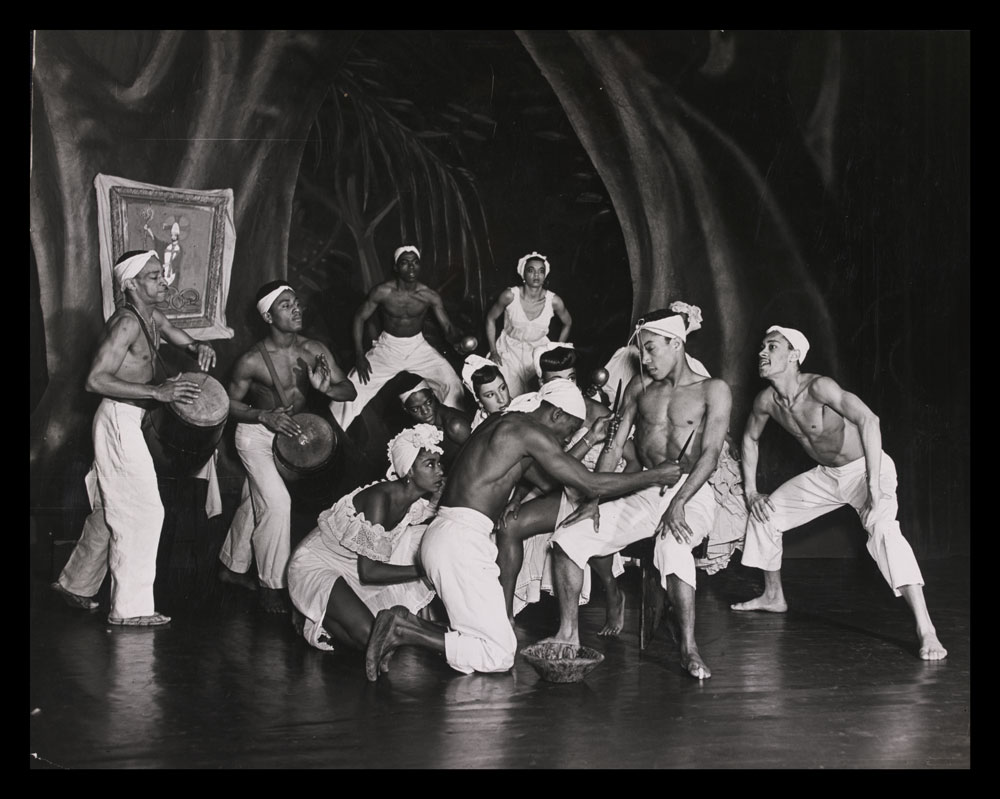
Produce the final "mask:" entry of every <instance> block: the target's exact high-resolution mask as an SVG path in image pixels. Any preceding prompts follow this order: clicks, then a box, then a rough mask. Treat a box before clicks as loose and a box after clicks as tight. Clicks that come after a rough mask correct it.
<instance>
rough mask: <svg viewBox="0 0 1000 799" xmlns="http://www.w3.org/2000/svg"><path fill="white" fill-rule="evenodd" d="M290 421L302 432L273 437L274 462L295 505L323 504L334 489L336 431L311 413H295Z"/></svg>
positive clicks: (316, 505) (323, 505) (325, 421)
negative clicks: (295, 502)
mask: <svg viewBox="0 0 1000 799" xmlns="http://www.w3.org/2000/svg"><path fill="white" fill-rule="evenodd" d="M292 420H293V421H294V422H295V423H296V424H298V426H299V427H300V428H301V429H302V432H301V433H299V434H298V435H297V436H286V435H283V434H281V433H278V434H277V435H276V436H275V437H274V443H273V444H272V445H271V450H272V452H273V453H274V465H275V466H276V467H277V469H278V474H280V475H281V478H282V479H283V480H284V481H285V485H287V486H288V492H289V494H290V495H291V496H292V498H293V499H295V500H298V504H305V505H308V506H309V507H325V506H326V504H329V503H328V500H329V499H330V497H331V496H332V492H333V488H334V460H335V459H334V456H335V454H336V452H337V434H336V432H335V431H334V429H333V426H332V425H331V424H330V423H329V422H328V421H327V420H326V419H324V418H323V417H322V416H317V415H316V414H314V413H297V414H295V415H294V416H292Z"/></svg>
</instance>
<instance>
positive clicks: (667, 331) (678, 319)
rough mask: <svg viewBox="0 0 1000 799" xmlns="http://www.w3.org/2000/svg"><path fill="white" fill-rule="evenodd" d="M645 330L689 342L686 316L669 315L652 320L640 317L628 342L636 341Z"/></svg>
mask: <svg viewBox="0 0 1000 799" xmlns="http://www.w3.org/2000/svg"><path fill="white" fill-rule="evenodd" d="M643 330H648V331H649V332H650V333H658V334H659V335H661V336H666V337H667V338H679V339H680V340H681V341H683V342H685V343H686V342H687V327H686V326H685V324H684V317H682V316H667V317H665V318H664V319H654V320H653V321H652V322H647V321H646V320H644V319H640V320H639V323H638V324H637V325H636V326H635V332H634V333H633V334H632V337H631V338H630V339H629V340H628V343H629V344H631V343H632V342H633V341H635V339H636V337H637V336H638V335H639V333H640V332H641V331H643Z"/></svg>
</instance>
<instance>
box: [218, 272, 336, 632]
mask: <svg viewBox="0 0 1000 799" xmlns="http://www.w3.org/2000/svg"><path fill="white" fill-rule="evenodd" d="M257 312H258V313H259V314H260V315H261V318H262V319H263V320H264V321H265V322H266V323H267V325H268V333H267V336H266V337H265V338H263V339H262V340H261V341H258V342H257V343H256V344H255V345H254V346H253V347H251V348H250V349H249V350H247V351H246V352H245V353H243V355H241V356H240V358H239V359H238V360H237V361H236V365H235V366H234V367H233V376H232V379H231V380H230V383H229V413H230V415H231V416H232V417H233V418H234V419H236V421H237V422H238V423H239V424H237V425H236V452H237V454H238V455H239V456H240V462H241V463H242V464H243V467H244V468H245V469H246V472H247V479H246V480H245V481H244V483H243V489H242V492H241V495H240V504H239V507H238V508H237V509H236V514H235V516H233V521H232V523H231V524H230V525H229V532H228V533H227V535H226V540H225V541H224V542H223V544H222V549H221V551H220V552H219V560H220V561H221V564H222V566H221V568H220V569H219V579H221V580H223V581H225V582H229V583H233V584H235V585H239V586H241V587H243V588H247V589H249V590H257V589H258V588H259V589H260V590H259V597H260V603H261V607H262V608H263V610H264V611H265V612H267V613H287V612H288V610H289V608H288V603H287V597H286V596H285V594H286V589H285V586H286V575H285V572H286V570H287V568H288V558H289V555H290V553H291V526H292V522H291V510H292V501H291V497H290V496H289V493H288V488H287V487H286V486H285V481H284V480H283V479H282V477H281V475H280V474H279V472H278V468H277V467H276V466H275V464H274V454H273V449H272V445H273V443H274V437H275V436H276V435H284V436H297V435H299V434H300V433H301V432H302V431H301V428H300V427H299V425H298V423H297V422H296V421H295V419H294V418H293V417H294V416H295V414H297V413H299V412H301V411H303V410H304V409H305V408H306V404H307V396H308V394H309V392H310V391H317V392H319V393H320V394H321V395H323V396H324V397H326V398H328V399H348V398H351V397H353V396H354V387H353V386H352V385H351V384H350V383H349V382H348V380H347V378H346V377H345V375H344V373H343V371H342V370H341V369H340V367H339V366H337V362H336V360H335V359H334V357H333V354H332V353H331V352H330V350H329V349H328V348H327V346H326V345H325V344H323V343H322V342H321V341H317V340H316V339H310V338H306V337H305V336H303V335H302V334H301V331H302V309H301V307H300V305H299V300H298V297H297V296H296V294H295V289H293V288H292V287H291V286H290V285H289V284H288V283H287V282H285V281H284V280H274V281H271V282H270V283H266V284H264V285H263V286H261V287H260V289H258V291H257ZM303 364H304V365H305V368H303ZM254 560H256V563H257V580H254V579H253V578H252V577H251V576H250V575H249V571H250V566H251V565H252V564H253V561H254Z"/></svg>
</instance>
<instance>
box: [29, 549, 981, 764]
mask: <svg viewBox="0 0 1000 799" xmlns="http://www.w3.org/2000/svg"><path fill="white" fill-rule="evenodd" d="M921 565H922V568H923V570H924V576H925V580H926V581H927V587H926V589H925V591H926V595H927V599H928V604H929V607H930V610H931V614H932V617H933V618H934V621H935V623H936V625H937V628H938V632H939V635H940V637H941V639H942V642H943V643H944V645H945V646H946V647H947V648H948V650H949V657H948V658H947V659H946V660H944V661H941V662H936V663H928V662H924V661H921V660H919V659H918V658H917V656H916V650H917V645H916V638H915V636H914V635H913V628H912V624H911V621H910V616H909V613H908V611H907V609H906V606H905V603H904V601H903V600H902V599H894V598H893V597H892V595H891V592H890V591H889V590H888V589H887V587H886V586H885V585H884V583H882V582H881V581H880V579H881V578H879V576H878V574H877V572H876V569H875V567H874V564H872V563H871V562H870V561H865V560H844V559H788V560H786V563H785V569H784V576H785V586H786V593H787V595H788V597H789V602H790V603H792V604H793V607H792V609H791V610H790V611H789V613H787V614H786V615H765V614H737V613H734V612H732V611H730V610H728V604H729V602H730V601H735V600H741V599H746V598H748V597H750V596H751V595H753V594H755V593H756V592H757V588H758V586H759V585H760V584H761V583H760V582H759V580H760V578H759V572H756V571H755V570H750V569H746V568H744V567H743V566H741V565H740V564H739V563H738V562H734V563H733V564H731V565H730V567H729V568H728V569H727V570H725V571H724V572H720V573H719V574H717V575H713V576H711V577H705V576H704V575H701V574H699V580H700V584H699V592H698V606H697V608H698V624H699V633H700V634H699V643H700V645H701V650H702V654H703V655H704V657H705V658H706V660H707V662H708V664H709V666H710V667H711V668H712V671H713V676H712V678H711V679H710V680H707V681H705V682H704V683H701V684H699V683H698V682H697V681H695V680H693V679H691V678H690V677H688V676H686V675H685V674H684V673H683V672H682V671H681V669H680V668H679V665H678V653H677V647H676V646H675V644H674V643H673V641H672V639H671V637H670V634H669V631H668V628H667V627H666V626H665V625H664V626H661V628H660V629H659V630H658V631H657V634H656V637H655V639H654V640H653V641H652V643H651V644H650V645H649V647H648V648H647V650H646V651H645V652H640V651H639V641H638V611H637V608H638V586H639V574H638V570H637V569H635V568H632V567H630V568H628V569H627V570H626V575H625V576H624V577H623V578H622V579H623V580H624V581H625V585H626V590H627V595H628V603H629V606H628V610H627V620H626V621H627V625H626V630H625V633H624V634H623V635H622V636H621V638H620V639H619V640H617V641H605V640H603V639H601V638H598V637H597V635H596V633H597V631H598V630H599V629H600V626H601V624H602V623H603V617H604V611H603V596H602V595H601V594H600V593H599V592H596V596H595V597H594V601H593V602H592V604H591V606H588V607H584V608H582V609H581V611H582V612H581V622H582V625H581V626H582V631H583V643H584V644H587V645H590V646H594V647H596V648H598V649H599V650H601V651H602V652H604V653H605V655H606V659H605V661H604V662H603V663H602V664H601V665H600V666H598V667H597V669H596V670H595V671H593V672H592V673H591V674H590V675H589V676H588V677H587V678H586V680H585V681H584V682H581V683H576V684H556V683H548V682H544V681H540V680H539V678H538V676H537V675H536V674H535V672H534V671H533V670H532V668H531V667H530V666H529V665H528V664H527V663H525V662H524V661H523V660H522V659H521V658H520V657H519V658H518V661H517V664H516V665H515V667H514V669H513V671H512V672H510V673H507V674H499V675H472V676H463V675H460V674H458V673H457V672H454V671H452V670H451V669H450V668H448V667H447V665H446V664H445V663H444V661H443V660H442V659H440V658H438V657H437V656H435V655H433V654H431V653H429V652H426V651H422V650H416V649H412V648H410V649H401V650H399V651H398V652H397V653H396V655H395V657H394V659H393V661H392V668H391V671H390V673H389V674H387V675H384V676H383V677H382V678H381V679H380V680H379V681H378V682H377V683H374V684H371V683H368V682H367V681H366V679H365V675H364V668H363V663H362V657H361V655H360V654H358V653H354V652H350V651H346V650H344V651H337V652H334V653H322V652H319V651H317V650H314V649H312V648H310V647H309V646H308V645H307V644H306V643H305V642H304V641H302V640H301V639H300V638H298V637H297V636H296V635H295V634H294V632H293V630H292V628H291V625H290V623H289V622H288V621H287V619H286V618H276V617H268V616H264V615H263V614H262V613H260V612H259V611H258V610H257V608H256V605H255V602H254V599H253V596H252V595H251V594H249V593H247V592H245V591H243V590H242V589H239V588H236V587H232V586H227V585H222V584H218V583H213V584H211V586H210V587H209V589H208V590H207V592H202V595H200V596H198V597H196V598H192V597H191V596H185V597H183V598H181V599H178V600H176V601H174V602H172V603H170V604H169V605H168V606H166V607H162V606H161V608H162V609H163V610H166V611H168V612H171V613H172V614H173V618H174V620H173V622H172V623H171V624H170V625H169V626H168V627H165V628H160V629H156V630H131V629H122V628H112V627H110V626H108V625H107V624H106V616H107V608H106V605H105V606H104V607H102V609H101V610H100V611H98V612H97V613H94V614H87V613H85V612H83V611H79V610H72V609H70V608H69V607H67V606H65V605H64V604H62V603H61V602H60V601H59V600H58V599H57V598H56V597H55V596H54V595H52V594H51V592H50V591H48V590H47V587H46V584H45V581H44V580H43V579H41V578H39V577H33V582H32V587H31V607H30V631H31V632H30V635H31V641H30V668H31V672H30V700H29V703H30V710H31V722H30V723H31V734H30V751H31V760H30V765H31V768H39V769H41V768H46V769H130V768H149V769H154V768H155V769H178V768H197V769H255V768H276V769H277V768H287V769H291V768H300V769H305V768H351V769H361V768H364V769H376V768H378V769H403V768H407V769H410V768H412V769H417V768H433V769H445V768H449V769H451V768H454V769H458V768H498V769H500V768H503V769H508V768H511V769H518V768H543V769H585V768H591V769H603V768H608V769H611V768H688V769H709V768H713V769H716V768H717V769H735V768H750V769H793V768H794V769H812V768H816V769H820V768H826V769H830V768H840V769H867V768H885V769H903V768H912V769H968V768H970V767H971V762H970V759H971V728H970V709H971V708H970V677H969V673H970V669H969V666H970V660H969V622H970V586H969V582H970V563H969V560H968V559H967V558H957V559H944V560H929V561H925V562H924V563H922V564H921ZM105 590H106V587H105ZM555 613H556V606H555V602H554V600H551V599H550V598H548V597H546V599H545V600H543V602H541V603H539V604H538V605H536V606H533V607H532V608H529V609H528V610H526V611H525V612H524V613H523V614H522V615H521V616H519V618H518V622H519V623H518V628H517V633H518V639H519V640H520V641H521V642H522V644H527V643H530V642H533V641H535V640H537V639H538V638H540V637H543V636H545V635H549V634H551V633H552V632H554V629H555V624H554V619H555Z"/></svg>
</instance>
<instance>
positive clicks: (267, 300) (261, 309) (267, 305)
mask: <svg viewBox="0 0 1000 799" xmlns="http://www.w3.org/2000/svg"><path fill="white" fill-rule="evenodd" d="M283 291H292V292H294V291H295V289H293V288H292V287H291V286H289V285H288V284H287V283H282V284H281V285H280V286H278V288H276V289H275V290H274V291H271V292H268V293H267V294H265V295H264V296H263V297H261V298H260V299H259V300H257V313H259V314H260V315H261V316H263V315H264V314H266V313H267V312H268V311H270V310H271V306H272V305H274V301H275V300H276V299H278V295H279V294H281V292H283Z"/></svg>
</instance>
